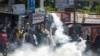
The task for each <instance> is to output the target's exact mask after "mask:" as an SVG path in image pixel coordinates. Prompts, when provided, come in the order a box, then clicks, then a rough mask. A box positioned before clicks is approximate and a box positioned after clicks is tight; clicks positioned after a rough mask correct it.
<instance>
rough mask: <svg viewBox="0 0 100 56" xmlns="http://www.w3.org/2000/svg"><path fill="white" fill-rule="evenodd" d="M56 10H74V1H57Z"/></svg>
mask: <svg viewBox="0 0 100 56" xmlns="http://www.w3.org/2000/svg"><path fill="white" fill-rule="evenodd" d="M55 7H56V8H74V0H55Z"/></svg>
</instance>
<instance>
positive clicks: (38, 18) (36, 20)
mask: <svg viewBox="0 0 100 56" xmlns="http://www.w3.org/2000/svg"><path fill="white" fill-rule="evenodd" d="M44 18H45V17H44V15H43V14H33V21H32V23H33V24H36V23H41V22H44Z"/></svg>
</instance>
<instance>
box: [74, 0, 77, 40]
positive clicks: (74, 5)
mask: <svg viewBox="0 0 100 56" xmlns="http://www.w3.org/2000/svg"><path fill="white" fill-rule="evenodd" d="M75 3H76V1H75V0H74V20H73V24H74V38H75V40H77V37H76V31H75V30H76V28H75V26H76V20H75V19H76V4H75Z"/></svg>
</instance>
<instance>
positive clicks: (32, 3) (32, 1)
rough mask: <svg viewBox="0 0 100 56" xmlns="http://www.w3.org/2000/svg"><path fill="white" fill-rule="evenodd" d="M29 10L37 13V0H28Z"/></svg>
mask: <svg viewBox="0 0 100 56" xmlns="http://www.w3.org/2000/svg"><path fill="white" fill-rule="evenodd" d="M27 4H28V11H31V12H33V13H35V0H28V3H27Z"/></svg>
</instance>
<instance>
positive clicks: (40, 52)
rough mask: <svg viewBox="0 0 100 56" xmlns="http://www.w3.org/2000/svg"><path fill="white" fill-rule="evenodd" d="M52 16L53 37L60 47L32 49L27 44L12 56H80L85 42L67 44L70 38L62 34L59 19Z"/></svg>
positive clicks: (54, 15) (53, 14)
mask: <svg viewBox="0 0 100 56" xmlns="http://www.w3.org/2000/svg"><path fill="white" fill-rule="evenodd" d="M51 15H52V16H53V20H54V23H53V26H56V28H57V30H56V31H55V35H54V36H52V37H54V41H55V44H56V43H57V42H58V43H61V44H62V46H60V47H59V48H56V49H53V47H52V46H41V47H33V46H31V45H29V44H24V45H23V46H22V47H21V48H19V49H17V50H16V51H15V52H14V53H13V54H12V56H82V53H83V51H84V50H85V47H86V45H85V40H81V41H80V42H69V41H70V40H71V38H70V37H69V36H67V35H65V34H64V33H63V31H64V29H63V26H62V25H63V23H62V22H61V21H60V18H59V17H58V16H57V15H56V14H55V13H51Z"/></svg>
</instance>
